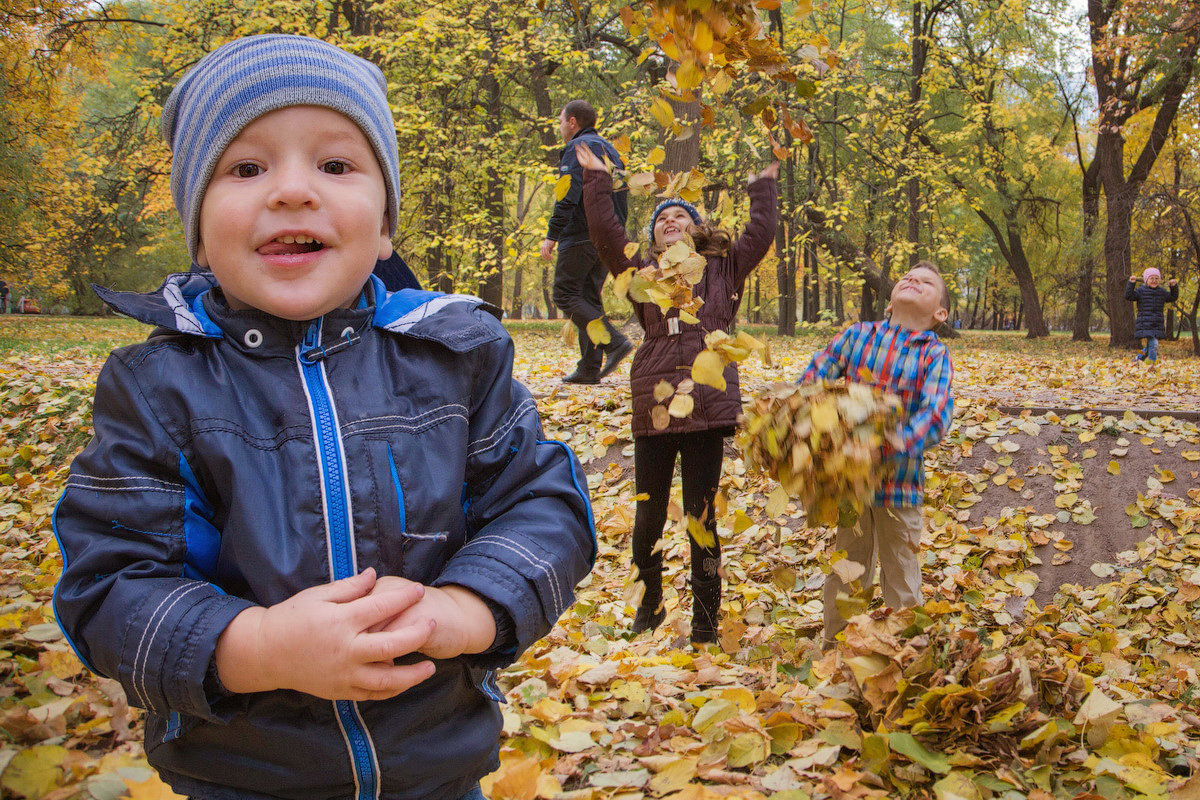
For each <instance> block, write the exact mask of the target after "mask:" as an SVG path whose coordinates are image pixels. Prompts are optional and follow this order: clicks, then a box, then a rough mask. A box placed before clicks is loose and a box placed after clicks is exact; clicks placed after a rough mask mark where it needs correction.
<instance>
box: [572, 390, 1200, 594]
mask: <svg viewBox="0 0 1200 800" xmlns="http://www.w3.org/2000/svg"><path fill="white" fill-rule="evenodd" d="M589 389H590V387H589ZM593 392H595V393H596V394H597V395H599V394H600V392H596V390H595V389H591V390H590V391H589V392H588V393H589V394H591V393H593ZM1078 396H1079V399H1080V400H1081V401H1085V402H1087V403H1089V404H1092V403H1097V402H1098V401H1099V402H1104V401H1112V402H1115V401H1117V400H1118V399H1129V398H1128V397H1122V398H1118V397H1115V396H1114V397H1111V398H1109V397H1100V396H1098V395H1095V394H1091V395H1089V394H1085V393H1079V395H1078ZM596 399H597V400H599V397H597V398H596ZM1014 399H1015V398H1014V397H1012V396H1010V395H1006V394H1003V393H997V394H996V396H993V397H987V398H984V397H980V396H979V394H978V393H976V392H972V393H971V395H970V396H960V397H959V398H958V404H959V405H958V408H959V413H958V415H957V418H956V427H955V428H954V429H953V430H952V432H951V434H950V435H949V436H948V437H947V439H946V441H945V442H944V443H943V445H942V446H941V447H940V448H939V450H938V451H937V467H936V469H935V470H933V471H935V472H937V473H939V474H941V475H943V476H950V475H960V476H963V477H964V478H965V480H966V482H967V484H968V485H969V486H973V487H974V492H973V495H974V498H973V499H972V498H968V501H967V502H964V503H963V504H962V505H961V507H960V508H958V509H950V511H951V512H956V513H957V515H958V516H957V519H958V521H959V522H961V523H963V525H965V526H966V527H967V528H969V529H970V528H978V527H979V526H983V527H984V528H991V527H993V526H994V525H995V523H996V520H997V519H998V518H1000V517H1001V515H1002V514H1005V513H1008V514H1010V515H1012V514H1023V515H1024V516H1026V517H1029V518H1033V517H1037V516H1041V517H1043V519H1044V518H1045V517H1047V516H1049V517H1052V518H1053V519H1052V521H1049V522H1048V524H1045V525H1044V526H1043V527H1040V528H1037V529H1036V530H1032V531H1031V532H1030V534H1029V539H1030V540H1031V542H1032V543H1033V544H1034V545H1035V546H1034V547H1033V550H1032V555H1033V556H1035V557H1036V558H1035V559H1033V560H1034V562H1035V563H1034V564H1033V566H1032V571H1033V572H1034V573H1035V574H1036V575H1037V576H1038V578H1039V581H1040V582H1039V584H1038V587H1037V589H1036V591H1035V593H1034V595H1033V598H1034V600H1035V601H1036V602H1037V603H1038V604H1039V605H1045V604H1046V603H1049V602H1051V601H1052V600H1053V597H1054V595H1055V593H1056V592H1057V591H1058V590H1059V588H1060V587H1061V586H1063V585H1064V584H1079V585H1081V586H1085V587H1088V586H1095V585H1097V584H1099V583H1101V582H1102V580H1103V579H1102V578H1101V577H1100V576H1098V575H1097V574H1096V573H1095V572H1093V571H1092V565H1093V564H1105V563H1113V562H1116V561H1117V560H1118V559H1119V558H1120V557H1121V556H1120V554H1122V553H1125V554H1126V556H1125V557H1126V558H1131V557H1132V555H1131V554H1130V553H1129V551H1136V548H1137V545H1138V543H1139V542H1141V541H1143V540H1144V539H1146V538H1147V537H1149V536H1153V535H1154V534H1155V533H1156V532H1157V530H1158V529H1159V528H1162V527H1168V528H1169V527H1170V523H1167V522H1165V521H1164V520H1162V519H1158V518H1154V517H1153V515H1147V516H1145V517H1144V518H1142V519H1134V518H1132V517H1131V516H1130V515H1129V514H1127V513H1126V508H1127V507H1128V506H1130V504H1134V503H1136V502H1137V501H1138V498H1139V494H1140V495H1141V496H1142V497H1147V496H1148V497H1150V498H1151V501H1152V502H1155V501H1157V500H1160V499H1170V498H1175V499H1177V500H1178V501H1179V502H1180V503H1181V504H1186V505H1187V506H1189V507H1190V506H1195V505H1196V503H1195V502H1194V501H1193V498H1191V497H1189V494H1188V490H1189V489H1192V490H1193V492H1194V493H1195V494H1196V495H1197V497H1198V498H1200V489H1194V488H1193V487H1196V486H1197V485H1198V479H1200V461H1193V460H1189V459H1188V458H1186V457H1185V456H1184V455H1183V454H1184V453H1188V454H1189V455H1192V458H1195V459H1200V430H1198V429H1197V425H1196V423H1195V422H1193V421H1192V420H1194V419H1195V418H1196V417H1198V416H1200V413H1197V410H1198V409H1200V398H1195V405H1194V406H1193V407H1192V409H1189V410H1187V411H1179V412H1175V413H1174V414H1173V415H1163V414H1161V413H1157V412H1156V413H1155V414H1154V415H1153V416H1151V415H1150V414H1148V413H1146V412H1143V414H1142V415H1138V418H1136V419H1135V418H1133V417H1128V416H1126V410H1127V409H1124V408H1115V409H1110V408H1105V407H1101V409H1100V410H1096V408H1095V406H1090V407H1088V408H1084V409H1083V410H1078V408H1075V407H1073V404H1062V403H1059V402H1055V403H1054V405H1053V408H1056V409H1058V412H1057V413H1055V412H1054V411H1051V412H1050V413H1049V414H1048V415H1047V414H1045V413H1037V412H1035V411H1032V410H1029V409H1025V410H1019V409H1018V408H1017V407H1016V405H1015V404H1014V405H1009V403H1008V402H1004V401H1009V402H1011V401H1012V400H1014ZM1134 399H1135V400H1137V399H1139V398H1134ZM1140 399H1141V400H1144V401H1148V400H1149V399H1150V398H1149V397H1148V396H1147V397H1143V398H1140ZM1024 400H1025V401H1027V402H1028V403H1029V404H1030V405H1037V403H1038V402H1040V401H1043V400H1046V401H1059V400H1061V397H1060V396H1057V395H1056V396H1055V397H1054V398H1049V397H1047V398H1040V397H1035V396H1032V395H1030V396H1027V397H1025V398H1024ZM1179 400H1180V403H1181V404H1182V402H1184V401H1187V402H1191V400H1190V399H1189V398H1179ZM1105 412H1111V413H1105ZM1135 413H1136V412H1135ZM1055 420H1057V421H1055ZM1022 426H1024V428H1025V430H1022V429H1021V428H1022ZM1092 435H1094V438H1090V437H1091V436H1092ZM1081 439H1082V441H1081ZM622 444H627V440H626V441H623V442H622ZM623 449H626V448H621V447H612V448H610V449H609V450H608V451H607V453H606V454H605V456H604V457H601V458H596V459H593V460H590V461H589V462H588V463H587V464H586V465H585V469H586V471H587V472H588V473H595V472H600V471H603V470H608V471H609V472H610V475H612V474H613V473H614V471H617V472H618V473H619V474H620V475H621V477H625V478H630V479H632V477H633V459H632V457H631V456H629V455H625V454H623V453H622V450H623ZM1009 451H1011V452H1009ZM1114 451H1115V452H1114ZM737 455H738V453H737V451H736V449H735V448H734V446H733V445H732V443H730V444H728V445H727V449H726V456H727V457H729V458H736V457H737ZM1110 462H1115V463H1116V464H1118V465H1119V472H1118V474H1112V473H1111V472H1110ZM614 464H615V467H614V466H613V465H614ZM1172 475H1173V476H1174V478H1173V480H1167V481H1166V482H1165V483H1162V485H1161V488H1155V489H1151V488H1150V486H1149V485H1148V479H1152V480H1155V481H1162V479H1163V478H1170V476H1172ZM614 477H615V475H614ZM935 480H936V479H935ZM1069 494H1075V495H1077V496H1078V498H1079V500H1080V501H1086V502H1085V503H1082V504H1076V506H1075V508H1074V509H1073V511H1074V512H1075V513H1071V511H1069V510H1067V509H1064V508H1063V507H1061V506H1060V505H1059V504H1060V503H1062V502H1063V500H1062V499H1061V498H1064V496H1065V495H1069ZM1006 509H1007V510H1008V511H1007V512H1006ZM1081 509H1082V510H1081ZM1089 509H1090V510H1089ZM802 526H803V520H802V519H801V520H796V521H795V523H794V527H796V528H797V529H798V528H800V527H802ZM931 535H932V532H931V531H930V532H928V533H927V541H926V545H927V546H930V545H931V543H930V541H929V540H928V536H931ZM942 544H944V543H942ZM1037 561H1040V562H1041V563H1040V564H1039V563H1036V562H1037ZM1011 610H1012V611H1013V612H1014V613H1019V611H1020V603H1015V604H1014V607H1013V608H1012V609H1011Z"/></svg>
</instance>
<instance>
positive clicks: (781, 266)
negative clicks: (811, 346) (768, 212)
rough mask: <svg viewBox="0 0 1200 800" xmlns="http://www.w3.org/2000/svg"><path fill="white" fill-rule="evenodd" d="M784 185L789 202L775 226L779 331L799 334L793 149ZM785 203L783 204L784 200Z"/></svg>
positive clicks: (777, 326) (781, 333) (779, 332)
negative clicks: (794, 244)
mask: <svg viewBox="0 0 1200 800" xmlns="http://www.w3.org/2000/svg"><path fill="white" fill-rule="evenodd" d="M783 189H784V191H783V192H781V193H780V195H781V197H780V199H781V200H782V199H784V198H786V199H787V205H786V206H785V207H783V208H781V209H780V211H781V213H780V215H779V225H778V227H777V228H776V229H775V256H776V259H777V261H776V266H775V277H776V281H777V283H778V288H779V300H778V302H779V319H778V321H777V325H776V333H778V334H779V335H780V336H795V335H796V253H795V248H794V247H793V246H792V241H793V239H794V233H795V232H794V230H793V229H794V227H795V215H794V214H793V213H791V212H792V211H793V210H794V209H795V207H796V203H795V198H796V156H795V152H794V151H793V152H792V154H791V155H789V156H788V158H787V161H786V162H784V166H783ZM781 205H782V204H781Z"/></svg>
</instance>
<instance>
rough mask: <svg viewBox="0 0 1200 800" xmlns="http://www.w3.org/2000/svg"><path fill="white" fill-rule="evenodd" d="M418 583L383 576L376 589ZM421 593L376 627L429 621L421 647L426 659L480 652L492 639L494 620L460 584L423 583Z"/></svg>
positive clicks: (399, 626)
mask: <svg viewBox="0 0 1200 800" xmlns="http://www.w3.org/2000/svg"><path fill="white" fill-rule="evenodd" d="M405 584H407V585H410V586H419V585H420V584H414V583H413V582H412V581H409V580H405V579H404V578H395V577H383V578H380V579H379V582H378V584H377V586H376V591H394V590H396V587H401V586H403V585H405ZM423 588H424V589H425V594H424V595H423V596H422V597H421V599H420V600H419V601H418V602H417V603H416V604H414V605H412V606H411V607H409V608H407V609H405V610H404V611H403V612H401V613H400V614H398V615H397V616H396V617H395V618H393V619H391V620H389V621H387V622H385V623H382V624H380V625H377V626H376V629H378V630H381V631H391V630H396V629H398V628H403V627H405V626H413V625H419V624H421V622H422V621H423V620H433V622H434V623H435V627H434V630H433V634H432V635H431V636H430V637H429V639H428V640H427V641H426V642H425V644H424V645H423V646H422V647H421V652H422V653H424V654H425V655H427V656H429V657H430V658H455V657H456V656H461V655H463V654H464V653H482V652H483V651H484V650H487V649H488V648H489V647H491V646H492V643H493V642H495V640H496V621H495V619H493V617H492V612H491V611H490V610H489V609H488V607H487V604H486V603H484V602H483V601H482V600H481V599H479V596H478V595H476V594H475V593H474V592H472V591H470V590H469V589H464V588H463V587H461V586H453V585H451V586H443V587H440V588H439V587H435V586H425V587H423Z"/></svg>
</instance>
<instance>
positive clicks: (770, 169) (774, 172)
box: [750, 161, 779, 183]
mask: <svg viewBox="0 0 1200 800" xmlns="http://www.w3.org/2000/svg"><path fill="white" fill-rule="evenodd" d="M778 177H779V162H778V161H772V162H771V163H770V164H769V165H767V168H766V169H764V170H763V171H762V172H760V173H758V174H757V175H754V174H751V175H750V183H754V182H755V181H757V180H761V179H763V178H778Z"/></svg>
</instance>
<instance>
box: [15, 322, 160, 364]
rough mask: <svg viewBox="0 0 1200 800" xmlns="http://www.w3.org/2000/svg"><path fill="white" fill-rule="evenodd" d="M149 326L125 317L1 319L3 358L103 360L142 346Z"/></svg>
mask: <svg viewBox="0 0 1200 800" xmlns="http://www.w3.org/2000/svg"><path fill="white" fill-rule="evenodd" d="M150 330H151V328H150V326H149V325H145V324H143V323H141V322H137V321H136V320H132V319H127V318H124V317H60V316H51V315H45V314H42V315H37V316H32V315H30V316H26V315H23V314H5V315H0V357H8V356H13V355H28V354H36V355H57V354H60V353H64V352H66V351H72V352H75V353H79V354H80V355H88V356H95V357H98V358H103V357H104V356H107V355H108V354H109V353H110V352H111V351H112V350H113V349H114V348H117V347H123V346H125V345H127V344H133V343H135V342H140V341H142V340H143V339H145V338H146V336H147V335H149V333H150Z"/></svg>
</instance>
